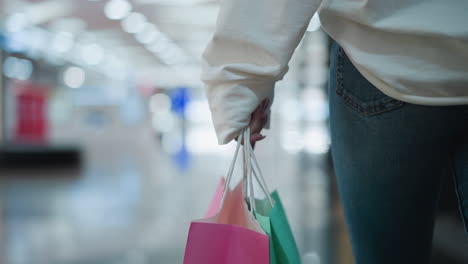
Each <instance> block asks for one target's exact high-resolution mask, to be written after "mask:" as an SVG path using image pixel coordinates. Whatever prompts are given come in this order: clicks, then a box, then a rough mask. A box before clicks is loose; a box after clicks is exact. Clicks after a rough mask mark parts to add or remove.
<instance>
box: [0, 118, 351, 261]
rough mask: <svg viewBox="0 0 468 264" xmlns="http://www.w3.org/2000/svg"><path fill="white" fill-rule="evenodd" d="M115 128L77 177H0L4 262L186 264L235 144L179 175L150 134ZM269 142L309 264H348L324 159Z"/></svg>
mask: <svg viewBox="0 0 468 264" xmlns="http://www.w3.org/2000/svg"><path fill="white" fill-rule="evenodd" d="M115 131H116V130H114V132H110V131H108V132H105V133H98V134H94V135H93V136H90V137H88V138H87V140H86V142H85V143H84V145H83V149H84V154H85V155H84V156H85V161H84V164H83V166H82V168H81V170H79V171H75V170H61V171H37V170H32V171H29V172H21V173H20V174H18V173H16V174H12V173H11V172H8V173H7V172H5V171H2V177H1V185H0V186H1V189H0V201H1V203H0V206H1V209H2V210H1V216H0V234H1V244H0V250H1V251H0V261H1V263H8V264H22V263H25V264H26V263H28V264H29V263H35V264H36V263H37V264H54V263H60V264H62V263H63V264H69V263H70V264H71V263H86V264H92V263H109V264H113V263H119V264H120V263H132V264H139V263H157V264H175V263H182V258H183V252H184V246H185V239H186V235H187V231H188V227H189V223H190V220H191V219H196V218H200V217H202V216H203V214H204V212H205V210H206V209H207V205H208V203H209V201H210V198H211V195H212V194H213V191H214V188H215V186H216V184H217V181H218V179H219V177H220V176H222V175H224V174H225V172H226V170H227V167H228V164H229V162H230V159H231V157H232V153H233V152H232V151H233V148H232V146H230V147H224V148H222V147H220V151H219V152H217V153H214V152H212V153H208V152H207V153H198V154H191V155H190V159H189V164H190V165H189V167H188V169H187V170H185V171H183V170H181V169H179V168H178V166H176V164H177V163H176V162H175V160H177V159H174V157H173V156H171V155H169V154H166V153H163V152H162V151H160V149H161V148H160V147H159V144H158V141H157V140H156V137H155V136H154V135H153V134H152V132H151V130H150V129H149V128H147V127H145V126H142V127H139V128H124V127H122V128H119V129H118V131H120V132H119V133H116V132H115ZM271 138H273V139H270V140H267V141H266V142H265V143H263V144H259V146H258V147H257V151H256V152H257V153H258V157H259V160H260V162H261V164H262V166H263V169H264V173H265V175H266V176H267V179H268V181H269V183H270V186H271V187H272V188H278V189H279V191H280V194H281V196H282V199H283V202H284V205H285V207H286V210H287V213H288V215H289V219H290V223H291V226H292V228H293V231H294V233H295V236H296V240H297V242H298V245H299V247H300V250H301V253H302V254H303V256H304V263H305V264H307V263H310V264H312V263H350V262H349V259H350V258H349V255H348V256H346V254H349V251H348V250H347V249H346V247H345V248H344V249H343V250H341V249H340V247H339V246H338V247H337V245H341V244H343V243H337V241H339V240H340V239H343V238H341V236H342V233H343V232H340V230H342V228H341V227H340V224H339V223H340V221H338V220H336V219H340V217H339V213H338V214H337V213H336V211H335V210H334V209H332V208H333V207H332V206H331V198H330V197H331V196H330V195H331V192H330V181H329V176H328V172H327V169H326V168H327V166H326V164H327V157H326V155H306V154H300V153H299V154H288V153H287V152H285V151H284V150H282V149H281V148H280V147H279V145H278V143H276V142H275V141H274V138H275V137H273V136H272V137H271ZM7 174H8V175H7ZM62 176H63V177H62ZM70 176H75V177H70ZM344 240H346V238H344ZM345 244H346V243H345ZM340 251H341V252H340ZM338 256H339V257H338Z"/></svg>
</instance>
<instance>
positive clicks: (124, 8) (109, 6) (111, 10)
mask: <svg viewBox="0 0 468 264" xmlns="http://www.w3.org/2000/svg"><path fill="white" fill-rule="evenodd" d="M130 11H132V5H131V4H130V3H129V2H128V1H127V0H110V1H109V2H107V3H106V5H105V6H104V13H105V14H106V16H107V18H109V19H112V20H119V19H122V18H125V17H126V16H127V15H128V14H129V13H130Z"/></svg>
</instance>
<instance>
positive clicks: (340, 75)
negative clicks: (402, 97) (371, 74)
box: [336, 47, 405, 116]
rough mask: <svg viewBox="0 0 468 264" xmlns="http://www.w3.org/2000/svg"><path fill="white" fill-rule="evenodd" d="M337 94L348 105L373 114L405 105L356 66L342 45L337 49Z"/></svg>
mask: <svg viewBox="0 0 468 264" xmlns="http://www.w3.org/2000/svg"><path fill="white" fill-rule="evenodd" d="M337 60H338V61H337V70H336V80H337V87H336V94H337V95H338V96H340V97H341V98H342V99H343V100H344V102H345V104H346V105H348V106H349V107H351V108H352V109H354V110H356V111H357V112H359V113H361V114H363V115H364V116H372V115H377V114H380V113H384V112H387V111H390V110H393V109H396V108H399V107H401V106H403V105H404V104H405V103H404V102H402V101H399V100H396V99H394V98H392V97H390V96H387V95H385V94H384V93H382V92H381V91H380V90H379V89H377V88H376V87H375V86H374V85H373V84H371V83H370V82H369V81H368V80H367V79H366V78H365V77H364V76H362V74H361V73H360V72H359V71H358V70H357V69H356V67H354V65H353V64H352V63H351V61H350V60H349V58H348V56H347V55H346V53H345V52H344V50H343V49H342V48H341V47H338V50H337Z"/></svg>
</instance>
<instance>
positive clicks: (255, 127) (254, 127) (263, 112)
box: [236, 98, 270, 146]
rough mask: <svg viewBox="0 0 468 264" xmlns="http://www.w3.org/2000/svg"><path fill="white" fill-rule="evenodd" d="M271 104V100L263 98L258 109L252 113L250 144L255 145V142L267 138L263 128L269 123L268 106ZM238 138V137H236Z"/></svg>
mask: <svg viewBox="0 0 468 264" xmlns="http://www.w3.org/2000/svg"><path fill="white" fill-rule="evenodd" d="M269 105H270V100H269V99H268V98H267V99H265V100H263V101H262V102H261V103H260V104H259V105H258V106H257V109H255V111H254V112H253V113H252V115H251V117H250V124H249V126H250V144H252V146H255V142H257V141H261V140H263V139H264V138H265V136H264V135H262V134H261V132H262V129H263V128H264V127H265V125H266V124H267V123H268V112H267V110H268V106H269ZM236 140H237V138H236Z"/></svg>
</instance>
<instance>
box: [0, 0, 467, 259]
mask: <svg viewBox="0 0 468 264" xmlns="http://www.w3.org/2000/svg"><path fill="white" fill-rule="evenodd" d="M217 11H218V1H213V0H133V1H129V0H70V1H63V0H29V1H27V0H0V48H1V55H0V61H1V66H0V72H1V75H0V76H1V77H0V113H1V115H0V116H1V118H0V128H1V129H0V139H1V141H0V142H1V146H0V150H1V157H0V165H1V167H0V263H8V264H17V263H18V264H20V263H35V264H36V263H37V264H42V263H44V264H45V263H47V264H53V263H60V264H62V263H63V264H68V263H83V264H84V263H86V264H88V263H89V264H91V263H109V264H113V263H132V264H139V263H158V264H174V263H182V257H183V251H184V246H185V239H186V236H187V231H188V226H189V223H190V221H191V220H192V219H196V218H200V217H201V216H203V213H204V212H205V210H206V208H207V206H208V203H209V201H210V198H211V195H212V192H213V191H214V188H215V186H216V184H217V181H218V179H219V177H220V176H222V175H225V174H226V172H227V169H228V165H229V162H230V159H231V157H232V155H233V151H234V145H233V144H228V145H226V146H219V145H218V144H217V141H216V138H215V134H214V131H213V128H212V125H211V119H210V113H209V109H208V103H207V101H206V98H205V95H204V91H203V86H202V83H201V82H200V80H199V73H200V55H201V53H202V51H203V48H204V46H205V45H206V43H207V41H208V40H209V38H210V36H211V34H212V32H213V30H214V25H215V21H216V15H217ZM328 45H329V40H328V38H327V36H326V34H325V33H324V32H323V31H321V29H320V21H319V20H318V18H317V17H314V18H313V19H312V21H311V23H310V25H309V29H308V33H307V35H306V37H305V38H304V39H303V41H302V42H301V44H300V46H299V47H298V50H297V52H296V53H295V55H294V57H293V59H292V61H291V65H290V72H289V73H288V75H287V76H286V78H285V79H284V80H283V81H281V82H280V83H279V84H278V85H277V87H276V95H275V102H274V105H273V109H272V128H271V129H270V130H269V131H267V132H266V133H267V136H268V137H267V139H266V140H265V141H264V142H261V143H260V144H258V146H257V149H256V151H257V153H258V157H259V161H260V163H261V164H262V165H263V169H264V173H265V175H266V176H267V180H268V181H269V182H271V186H272V187H274V188H279V189H280V192H281V193H282V199H283V202H284V204H285V207H286V210H287V211H288V215H289V217H290V219H289V220H290V222H291V226H292V228H293V232H294V233H295V235H296V239H297V242H298V245H299V247H300V250H301V255H302V256H303V260H304V264H317V263H330V264H331V263H336V264H338V263H339V264H347V263H352V256H351V249H350V245H349V239H348V237H347V232H346V228H345V225H344V219H343V215H342V212H341V208H340V205H339V202H338V198H337V197H338V196H337V192H336V190H335V187H334V181H333V171H332V169H331V168H332V166H331V159H330V150H329V149H330V148H329V146H330V139H329V133H328V128H327V122H328V105H327V91H326V85H327V69H328ZM451 212H453V211H451ZM445 219H452V218H445ZM448 221H449V220H448ZM446 222H447V221H446ZM449 226H450V227H453V226H456V225H449ZM443 230H447V229H443ZM456 230H458V229H456ZM455 232H457V231H455ZM442 233H444V232H442ZM452 237H453V236H449V238H452ZM445 238H446V237H445ZM441 243H442V244H441V245H442V246H439V248H440V250H441V252H443V254H442V256H445V257H447V256H452V255H453V254H455V253H453V252H455V251H456V252H458V251H457V250H458V249H457V248H454V247H453V246H452V247H451V248H450V250H452V251H450V252H451V253H444V252H447V249H446V248H447V246H446V245H448V244H450V243H448V244H447V243H446V242H441ZM450 245H452V244H450ZM444 247H445V248H444ZM444 254H445V255H444ZM457 254H463V253H460V252H458V253H457ZM442 259H443V260H446V259H447V258H442ZM459 259H462V258H461V257H460V258H459ZM453 261H455V260H453ZM440 263H456V262H440ZM460 263H462V262H460Z"/></svg>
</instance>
